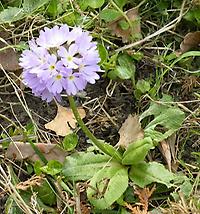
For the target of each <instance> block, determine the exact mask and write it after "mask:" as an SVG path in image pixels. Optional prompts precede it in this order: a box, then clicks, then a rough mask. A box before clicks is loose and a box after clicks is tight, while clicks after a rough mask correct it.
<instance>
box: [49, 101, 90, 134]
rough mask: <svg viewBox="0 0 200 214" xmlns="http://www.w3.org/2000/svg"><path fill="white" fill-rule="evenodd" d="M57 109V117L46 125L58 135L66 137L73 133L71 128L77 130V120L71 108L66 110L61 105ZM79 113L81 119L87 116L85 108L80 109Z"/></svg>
mask: <svg viewBox="0 0 200 214" xmlns="http://www.w3.org/2000/svg"><path fill="white" fill-rule="evenodd" d="M57 107H58V110H57V115H56V117H55V118H54V119H53V120H52V121H51V122H49V123H47V124H45V128H46V129H50V130H52V131H54V132H56V134H57V135H60V136H66V135H68V134H70V133H72V130H71V128H73V129H74V128H76V119H75V118H74V114H73V112H72V110H71V108H65V107H63V106H61V105H59V104H57ZM78 112H79V114H80V116H81V118H84V117H85V115H86V114H85V110H84V109H83V108H78ZM68 124H69V125H70V126H69V125H68Z"/></svg>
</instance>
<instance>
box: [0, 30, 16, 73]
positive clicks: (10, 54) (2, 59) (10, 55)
mask: <svg viewBox="0 0 200 214" xmlns="http://www.w3.org/2000/svg"><path fill="white" fill-rule="evenodd" d="M0 30H1V29H0ZM7 37H9V34H8V33H7V32H5V31H0V38H1V39H0V49H1V48H5V47H7V46H8V45H11V42H9V41H6V43H7V44H6V43H5V42H3V41H5V40H6V39H7ZM18 58H19V54H18V53H16V52H15V51H14V50H13V49H12V48H8V49H5V50H3V51H0V64H1V65H2V67H3V69H4V70H6V71H16V70H19V69H20V66H19V62H18ZM0 70H1V69H0Z"/></svg>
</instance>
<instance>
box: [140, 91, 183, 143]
mask: <svg viewBox="0 0 200 214" xmlns="http://www.w3.org/2000/svg"><path fill="white" fill-rule="evenodd" d="M162 102H172V100H171V97H170V96H167V95H164V96H163V98H162V99H161V101H160V103H151V106H150V107H149V109H147V110H146V111H145V112H143V114H142V115H141V116H140V120H142V119H144V118H145V117H147V116H150V115H153V116H154V119H153V120H152V121H151V122H150V123H149V124H148V125H147V126H146V127H145V129H144V133H145V137H151V138H152V139H153V140H154V141H156V142H160V141H162V140H164V139H166V138H168V137H169V136H171V135H172V134H173V133H174V132H176V131H177V130H178V129H179V128H180V127H181V124H182V122H183V120H184V118H185V114H184V112H183V111H181V110H180V109H179V108H178V107H176V106H171V105H170V104H167V103H163V104H162ZM157 127H164V133H163V128H162V130H161V131H159V130H157Z"/></svg>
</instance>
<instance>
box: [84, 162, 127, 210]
mask: <svg viewBox="0 0 200 214" xmlns="http://www.w3.org/2000/svg"><path fill="white" fill-rule="evenodd" d="M89 185H90V186H91V187H93V188H90V187H89V188H88V189H87V196H88V199H89V201H90V202H91V203H92V204H93V205H94V206H95V208H97V209H107V208H109V207H110V206H111V205H112V204H113V203H114V202H115V201H116V200H117V199H119V198H120V197H121V196H122V194H123V193H124V192H125V190H126V189H127V187H128V168H125V167H123V166H122V165H120V164H112V165H111V166H110V167H107V168H103V169H101V170H100V171H99V172H97V173H96V174H95V175H94V177H93V178H92V179H91V181H90V184H89Z"/></svg>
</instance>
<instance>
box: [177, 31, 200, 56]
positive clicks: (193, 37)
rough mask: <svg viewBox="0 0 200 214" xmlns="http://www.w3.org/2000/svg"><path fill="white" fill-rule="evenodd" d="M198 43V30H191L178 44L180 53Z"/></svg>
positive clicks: (196, 45) (199, 33) (199, 40)
mask: <svg viewBox="0 0 200 214" xmlns="http://www.w3.org/2000/svg"><path fill="white" fill-rule="evenodd" d="M199 45H200V31H196V32H191V33H188V34H186V35H185V37H184V40H183V41H182V42H181V44H180V49H181V54H183V53H185V52H187V51H189V50H190V49H192V48H195V47H198V46H199Z"/></svg>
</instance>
